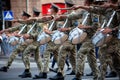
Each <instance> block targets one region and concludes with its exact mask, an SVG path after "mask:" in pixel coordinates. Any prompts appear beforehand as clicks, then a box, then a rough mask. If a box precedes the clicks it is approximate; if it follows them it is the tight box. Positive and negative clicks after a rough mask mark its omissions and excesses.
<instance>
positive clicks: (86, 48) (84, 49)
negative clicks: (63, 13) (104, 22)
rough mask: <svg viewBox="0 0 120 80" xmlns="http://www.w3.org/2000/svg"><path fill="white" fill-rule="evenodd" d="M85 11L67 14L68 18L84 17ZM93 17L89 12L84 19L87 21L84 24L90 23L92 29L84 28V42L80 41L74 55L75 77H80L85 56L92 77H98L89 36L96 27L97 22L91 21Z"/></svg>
mask: <svg viewBox="0 0 120 80" xmlns="http://www.w3.org/2000/svg"><path fill="white" fill-rule="evenodd" d="M87 13H88V12H87V11H81V12H80V13H78V14H76V15H71V16H69V18H71V19H74V18H76V19H77V18H81V17H82V19H84V18H85V16H86V14H87ZM93 17H94V16H93V15H92V14H91V13H90V15H89V17H88V19H87V21H86V22H87V23H86V25H91V24H92V29H88V30H86V32H87V33H88V36H87V39H86V40H85V42H83V43H82V45H81V47H80V49H79V51H78V52H77V55H76V77H77V78H81V76H82V73H83V69H84V68H83V67H84V63H85V58H86V57H87V59H88V63H89V65H90V68H91V70H92V71H93V74H94V79H97V78H98V74H99V70H98V68H97V61H96V57H95V53H94V45H92V42H91V40H90V38H91V37H92V36H93V33H94V32H95V31H96V29H97V27H96V26H98V24H96V23H92V18H93ZM93 31H94V32H93ZM91 32H92V33H91Z"/></svg>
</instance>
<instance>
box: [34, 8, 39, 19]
mask: <svg viewBox="0 0 120 80" xmlns="http://www.w3.org/2000/svg"><path fill="white" fill-rule="evenodd" d="M39 15H40V11H39V10H38V9H36V8H35V7H33V17H38V16H39Z"/></svg>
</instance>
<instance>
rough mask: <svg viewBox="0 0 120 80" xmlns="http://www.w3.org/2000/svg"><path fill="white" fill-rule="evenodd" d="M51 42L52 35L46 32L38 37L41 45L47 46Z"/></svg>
mask: <svg viewBox="0 0 120 80" xmlns="http://www.w3.org/2000/svg"><path fill="white" fill-rule="evenodd" d="M50 40H51V37H50V35H48V34H46V33H45V32H43V33H41V35H39V36H38V38H37V41H38V42H39V43H40V45H42V44H45V43H47V42H49V41H50Z"/></svg>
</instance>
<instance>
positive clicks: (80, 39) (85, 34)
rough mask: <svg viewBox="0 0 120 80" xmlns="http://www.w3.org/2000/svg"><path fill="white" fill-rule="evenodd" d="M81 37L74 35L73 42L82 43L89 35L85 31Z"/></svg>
mask: <svg viewBox="0 0 120 80" xmlns="http://www.w3.org/2000/svg"><path fill="white" fill-rule="evenodd" d="M79 37H80V38H79ZM79 37H74V38H73V40H72V44H79V43H82V42H83V41H84V40H85V38H86V37H87V33H86V32H83V33H82V34H81V35H80V36H79Z"/></svg>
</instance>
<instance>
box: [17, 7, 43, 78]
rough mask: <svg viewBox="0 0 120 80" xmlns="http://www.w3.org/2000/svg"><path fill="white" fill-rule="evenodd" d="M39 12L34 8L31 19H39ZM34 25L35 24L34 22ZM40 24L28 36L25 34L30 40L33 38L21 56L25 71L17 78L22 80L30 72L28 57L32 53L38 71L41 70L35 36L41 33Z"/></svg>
mask: <svg viewBox="0 0 120 80" xmlns="http://www.w3.org/2000/svg"><path fill="white" fill-rule="evenodd" d="M39 14H40V11H39V10H37V9H36V8H35V7H34V8H33V17H39ZM34 23H36V22H34ZM41 26H42V23H37V24H36V25H35V27H34V28H33V30H32V31H31V33H30V34H27V36H28V37H29V38H30V37H32V38H33V42H32V43H30V45H28V46H27V47H26V49H25V50H24V52H23V54H22V60H23V63H24V65H25V71H24V72H23V74H21V75H19V77H22V78H26V77H27V76H28V74H31V72H30V62H29V55H30V53H31V52H32V51H33V52H34V53H35V55H34V56H35V61H36V63H37V66H38V68H39V70H40V71H41V70H42V67H43V66H42V62H41V60H40V56H39V43H37V36H38V34H39V32H40V31H41V28H42V27H41Z"/></svg>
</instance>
